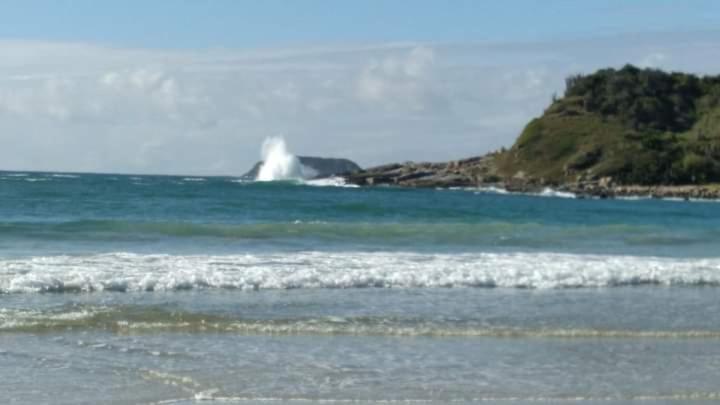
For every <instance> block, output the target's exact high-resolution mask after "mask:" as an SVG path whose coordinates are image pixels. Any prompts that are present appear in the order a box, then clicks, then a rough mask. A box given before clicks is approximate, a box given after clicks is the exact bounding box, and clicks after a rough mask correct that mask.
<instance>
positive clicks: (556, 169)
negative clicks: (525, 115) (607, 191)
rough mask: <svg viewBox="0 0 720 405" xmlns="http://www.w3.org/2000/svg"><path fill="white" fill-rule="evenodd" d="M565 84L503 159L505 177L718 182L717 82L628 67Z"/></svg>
mask: <svg viewBox="0 0 720 405" xmlns="http://www.w3.org/2000/svg"><path fill="white" fill-rule="evenodd" d="M566 85H567V88H566V90H565V94H564V96H563V97H562V98H560V99H557V100H554V101H553V102H552V104H551V105H550V106H549V107H548V108H547V110H546V111H545V113H544V114H543V115H542V116H541V117H540V118H536V119H534V120H532V121H531V122H530V123H529V124H528V125H527V126H526V127H525V130H524V131H523V132H522V134H521V135H520V137H519V138H518V140H517V141H516V143H515V145H513V147H512V148H511V149H509V150H508V151H506V152H504V153H501V154H500V155H499V157H498V163H499V169H500V171H501V173H503V174H504V175H506V176H516V175H517V174H518V173H519V172H523V173H525V175H526V176H531V177H532V178H535V179H538V180H539V179H542V180H544V181H546V182H549V183H564V182H573V181H579V180H593V179H599V178H602V177H608V176H609V177H612V179H613V181H615V182H617V183H622V184H700V183H708V182H720V76H712V77H710V76H707V77H698V76H695V75H691V74H685V73H666V72H663V71H660V70H655V69H639V68H637V67H634V66H630V65H628V66H625V67H623V68H622V69H619V70H618V69H602V70H599V71H597V72H596V73H593V74H591V75H575V76H571V77H569V78H567V80H566Z"/></svg>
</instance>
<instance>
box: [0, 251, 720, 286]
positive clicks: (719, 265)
mask: <svg viewBox="0 0 720 405" xmlns="http://www.w3.org/2000/svg"><path fill="white" fill-rule="evenodd" d="M622 285H666V286H670V285H713V286H715V285H720V258H705V259H672V258H660V257H639V256H603V255H575V254H556V253H512V254H510V253H504V254H501V253H478V254H421V253H402V252H375V253H366V252H348V253H342V252H296V253H284V254H258V255H227V256H206V255H195V256H173V255H139V254H133V253H112V254H102V255H93V256H48V257H34V258H27V259H14V260H10V259H4V260H0V291H1V292H6V293H23V292H63V291H102V290H111V291H166V290H183V289H195V288H231V289H247V290H257V289H289V288H365V287H380V288H452V287H505V288H581V287H593V288H597V287H613V286H622Z"/></svg>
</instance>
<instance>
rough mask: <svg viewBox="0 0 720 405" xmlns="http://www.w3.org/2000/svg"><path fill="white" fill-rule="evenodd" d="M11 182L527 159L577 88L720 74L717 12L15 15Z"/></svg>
mask: <svg viewBox="0 0 720 405" xmlns="http://www.w3.org/2000/svg"><path fill="white" fill-rule="evenodd" d="M0 11H1V12H0V142H1V144H2V147H0V169H5V170H46V171H83V172H86V171H89V172H120V173H161V174H197V175H211V174H221V175H241V174H242V173H244V172H245V171H247V169H248V168H249V167H250V166H252V164H253V163H254V162H255V161H256V160H258V158H259V153H260V146H261V144H262V141H263V139H265V138H267V137H271V136H283V137H284V138H285V139H286V140H287V142H288V145H289V148H290V149H291V150H292V151H294V152H295V153H296V154H300V155H313V156H328V157H331V156H332V157H345V158H349V159H352V160H355V161H356V162H358V163H359V164H360V165H362V166H371V165H376V164H383V163H388V162H392V161H407V160H415V161H442V160H449V159H458V158H463V157H468V156H472V155H478V154H482V153H486V152H489V151H492V150H495V149H498V148H500V147H507V146H510V145H511V144H512V142H513V141H514V139H515V137H517V135H518V134H519V133H520V131H522V128H523V127H524V126H525V125H526V124H527V122H528V121H529V120H530V119H532V118H533V117H536V116H539V115H540V114H542V111H543V109H544V108H545V107H546V106H547V105H548V103H549V102H550V100H551V99H552V97H553V95H554V94H562V91H563V86H564V78H565V77H566V76H568V75H570V74H575V73H590V72H592V71H594V70H596V69H598V68H602V67H606V66H614V67H620V66H622V65H624V64H626V63H632V64H636V65H639V66H643V67H653V68H661V69H666V70H684V71H689V72H694V73H698V74H720V2H717V1H705V0H686V1H664V0H654V1H652V0H636V1H632V0H624V1H620V0H606V1H600V0H585V1H576V0H573V1H566V0H555V1H552V0H542V1H540V0H524V1H523V0H514V1H513V0H505V1H480V0H455V1H453V0H445V1H440V0H437V1H429V0H393V1H385V0H364V1H339V0H336V1H330V0H304V1H290V0H287V1H276V0H263V1H243V0H194V1H191V0H174V1H171V0H155V1H137V0H126V1H110V0H108V1H90V0H75V1H69V0H55V1H51V0H47V1H39V0H24V1H17V0H4V1H2V2H0Z"/></svg>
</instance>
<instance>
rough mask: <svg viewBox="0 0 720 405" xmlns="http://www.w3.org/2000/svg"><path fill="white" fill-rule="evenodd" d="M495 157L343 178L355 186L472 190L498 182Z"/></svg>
mask: <svg viewBox="0 0 720 405" xmlns="http://www.w3.org/2000/svg"><path fill="white" fill-rule="evenodd" d="M494 159H495V155H494V154H489V155H485V156H479V157H473V158H469V159H463V160H454V161H450V162H444V163H426V162H425V163H417V162H405V163H395V164H389V165H383V166H377V167H372V168H369V169H366V170H359V171H356V172H352V173H350V174H348V175H346V176H344V177H345V179H346V181H347V182H348V183H352V184H357V185H370V186H377V185H397V186H404V187H443V188H446V187H475V186H478V185H481V184H488V183H496V182H499V181H500V180H501V179H500V177H499V176H498V175H497V172H496V167H495V164H494Z"/></svg>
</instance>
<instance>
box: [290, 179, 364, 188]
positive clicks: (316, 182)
mask: <svg viewBox="0 0 720 405" xmlns="http://www.w3.org/2000/svg"><path fill="white" fill-rule="evenodd" d="M304 184H307V185H308V186H316V187H347V188H358V187H360V186H358V185H357V184H348V183H347V182H346V181H345V179H344V178H342V177H326V178H322V179H313V180H305V181H304Z"/></svg>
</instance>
